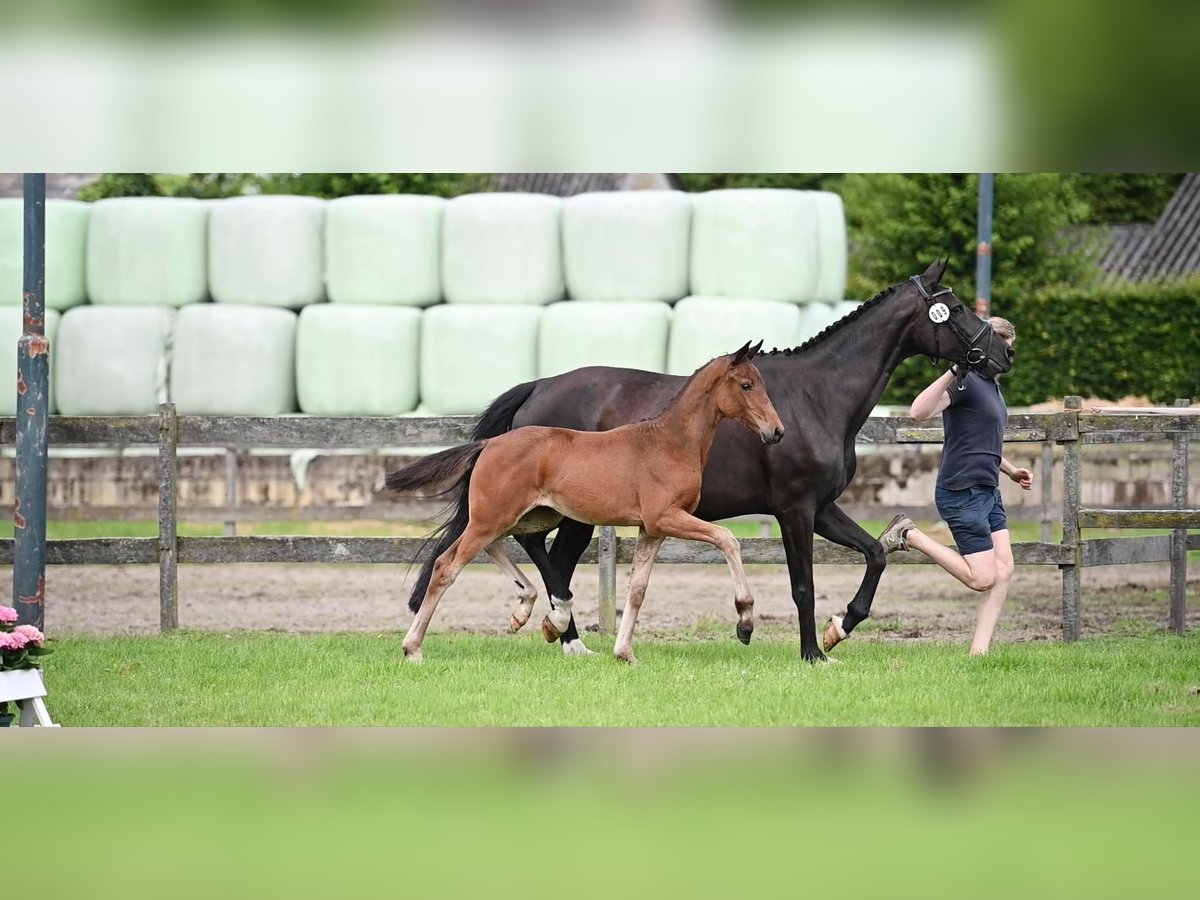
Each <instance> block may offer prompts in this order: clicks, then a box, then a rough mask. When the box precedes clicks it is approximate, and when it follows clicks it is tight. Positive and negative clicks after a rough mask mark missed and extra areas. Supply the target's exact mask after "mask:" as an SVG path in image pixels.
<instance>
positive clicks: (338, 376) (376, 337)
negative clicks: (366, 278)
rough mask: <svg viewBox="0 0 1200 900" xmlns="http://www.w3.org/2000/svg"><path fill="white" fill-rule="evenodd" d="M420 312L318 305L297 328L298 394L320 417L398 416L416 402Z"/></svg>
mask: <svg viewBox="0 0 1200 900" xmlns="http://www.w3.org/2000/svg"><path fill="white" fill-rule="evenodd" d="M420 330H421V312H420V310H417V309H412V308H410V307H402V306H352V305H349V304H345V303H319V304H314V305H313V306H306V307H305V308H304V309H303V310H301V312H300V319H299V322H298V324H297V327H296V395H297V399H298V400H299V403H300V409H301V411H302V412H306V413H309V414H311V415H318V416H396V415H400V414H402V413H406V412H411V411H412V410H413V408H414V407H416V405H417V372H418V368H417V360H418V355H417V354H418V350H419V344H420Z"/></svg>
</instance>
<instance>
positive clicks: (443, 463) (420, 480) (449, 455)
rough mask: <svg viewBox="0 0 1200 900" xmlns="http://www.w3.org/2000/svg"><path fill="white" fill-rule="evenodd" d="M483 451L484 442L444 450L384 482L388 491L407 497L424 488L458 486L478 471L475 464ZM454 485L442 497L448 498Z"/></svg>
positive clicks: (443, 492)
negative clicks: (447, 485) (473, 471)
mask: <svg viewBox="0 0 1200 900" xmlns="http://www.w3.org/2000/svg"><path fill="white" fill-rule="evenodd" d="M482 450H483V441H471V442H470V443H468V444H460V445H459V446H457V447H451V448H450V449H449V450H441V451H439V452H437V453H433V454H430V455H429V456H426V457H424V458H423V459H419V460H417V461H416V462H415V463H412V464H411V465H407V466H405V467H404V468H403V469H400V470H398V471H396V472H390V473H389V474H388V476H387V478H386V479H385V480H384V484H386V485H387V489H388V490H389V491H394V492H395V493H397V494H408V493H411V492H412V491H419V490H421V489H422V488H431V487H440V486H441V485H443V484H445V483H446V482H447V481H454V482H455V483H456V484H457V483H458V481H459V480H460V479H461V478H462V477H463V475H464V474H469V473H470V470H471V469H473V468H474V467H475V460H476V458H477V457H478V456H479V454H480V452H481V451H482ZM451 490H453V485H451V487H449V488H446V489H445V490H443V491H437V492H436V493H439V494H448V493H450V491H451Z"/></svg>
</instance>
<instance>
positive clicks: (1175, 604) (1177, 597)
mask: <svg viewBox="0 0 1200 900" xmlns="http://www.w3.org/2000/svg"><path fill="white" fill-rule="evenodd" d="M1175 405H1176V406H1179V407H1186V406H1191V405H1192V401H1191V400H1190V399H1183V400H1176V401H1175ZM1173 440H1174V443H1175V452H1174V454H1173V456H1174V458H1173V460H1172V465H1171V504H1172V505H1173V506H1174V507H1175V508H1176V509H1183V508H1184V507H1185V506H1187V495H1188V434H1187V432H1186V431H1182V430H1181V431H1178V432H1176V433H1175V435H1174V438H1173ZM1169 625H1170V628H1171V630H1172V631H1173V632H1175V633H1176V634H1183V633H1184V631H1185V630H1186V629H1187V529H1186V528H1176V529H1175V530H1174V531H1172V532H1171V612H1170V619H1169Z"/></svg>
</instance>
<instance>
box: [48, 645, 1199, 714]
mask: <svg viewBox="0 0 1200 900" xmlns="http://www.w3.org/2000/svg"><path fill="white" fill-rule="evenodd" d="M401 636H402V635H400V634H399V633H389V634H384V635H364V634H330V635H286V634H275V633H246V632H243V633H235V634H218V633H198V632H190V633H189V632H177V633H174V634H170V635H167V636H163V637H136V638H134V637H129V638H105V639H99V638H95V639H92V638H70V639H65V640H62V641H60V642H59V643H58V645H57V649H56V652H55V653H54V654H53V655H52V656H50V657H48V659H47V662H46V668H47V678H48V684H49V686H50V690H51V696H50V698H49V704H50V708H51V711H52V713H53V715H54V716H55V719H56V721H61V722H62V723H63V724H64V725H100V726H111V725H174V726H188V725H206V726H207V725H255V726H272V725H278V726H282V725H495V726H501V725H540V726H572V725H613V726H646V725H837V726H841V725H889V726H892V725H1200V635H1192V636H1190V637H1185V638H1179V637H1174V636H1168V635H1154V636H1149V637H1142V638H1128V637H1126V638H1105V639H1094V640H1087V641H1083V642H1080V643H1077V644H1072V645H1065V644H1061V643H1058V642H1030V643H1022V644H1005V645H1000V646H998V647H996V648H995V649H994V650H993V651H992V653H991V654H990V655H989V656H988V657H985V658H972V657H969V656H968V655H967V654H966V652H965V650H964V648H963V646H962V645H961V644H958V643H954V644H951V643H921V644H904V645H902V646H899V645H897V644H894V643H888V642H884V641H872V640H862V641H859V642H856V643H853V644H847V645H846V646H845V647H844V648H842V649H840V650H839V652H838V654H837V655H838V657H839V658H840V659H841V661H842V662H841V664H840V665H825V666H810V665H807V664H805V663H803V662H802V661H801V660H800V658H799V655H798V653H797V649H796V645H795V643H794V641H792V640H790V639H789V640H784V639H783V638H782V637H780V638H777V639H774V638H767V639H765V640H756V641H755V643H754V644H753V645H752V646H750V647H748V648H747V647H743V646H742V645H740V644H739V643H737V642H736V641H734V640H732V639H727V638H722V639H717V640H704V639H695V638H688V639H680V640H675V641H663V640H657V641H656V640H644V641H639V642H638V643H637V645H636V649H637V652H638V655H639V658H640V660H641V663H642V664H641V665H640V666H638V667H636V668H630V667H628V666H626V665H624V664H621V663H618V662H617V661H616V660H614V659H613V658H612V657H611V656H609V655H608V654H607V653H606V654H602V655H600V656H597V657H593V658H588V659H573V658H572V659H568V658H564V657H563V656H562V655H561V654H559V653H558V652H556V651H555V650H554V649H552V648H549V647H546V646H545V645H544V644H543V643H542V642H541V639H540V638H538V637H536V636H520V637H482V636H471V635H436V634H435V635H431V636H430V637H429V639H428V640H427V641H426V647H425V662H424V664H423V665H420V666H417V665H412V664H408V663H405V662H404V661H403V660H402V656H401V652H400V638H401ZM592 643H593V645H594V646H595V647H596V648H597V649H599V648H600V647H601V646H605V645H607V641H603V642H602V641H600V640H595V639H594V640H593V642H592Z"/></svg>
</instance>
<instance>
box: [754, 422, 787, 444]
mask: <svg viewBox="0 0 1200 900" xmlns="http://www.w3.org/2000/svg"><path fill="white" fill-rule="evenodd" d="M759 433H760V434H761V435H762V442H763V443H764V444H778V443H779V442H780V441H782V440H783V426H782V425H780V426H779V427H778V428H776V429H775V430H773V431H763V432H759Z"/></svg>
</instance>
